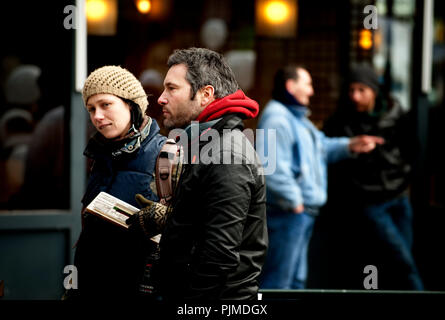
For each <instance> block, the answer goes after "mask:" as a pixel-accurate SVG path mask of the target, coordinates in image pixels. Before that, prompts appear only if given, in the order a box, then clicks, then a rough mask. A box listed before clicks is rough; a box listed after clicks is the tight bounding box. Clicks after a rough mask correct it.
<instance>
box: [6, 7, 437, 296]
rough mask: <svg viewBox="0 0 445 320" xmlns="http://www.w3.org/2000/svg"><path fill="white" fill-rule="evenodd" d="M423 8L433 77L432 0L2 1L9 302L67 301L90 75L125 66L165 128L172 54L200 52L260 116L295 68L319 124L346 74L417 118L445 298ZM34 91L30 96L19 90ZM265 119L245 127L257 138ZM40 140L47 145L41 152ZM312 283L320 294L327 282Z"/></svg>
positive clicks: (424, 193)
mask: <svg viewBox="0 0 445 320" xmlns="http://www.w3.org/2000/svg"><path fill="white" fill-rule="evenodd" d="M426 2H431V3H432V4H433V7H432V8H434V9H433V11H432V12H433V14H434V16H433V17H432V16H428V15H426V19H427V22H431V25H432V26H433V32H432V33H431V36H432V37H433V43H434V45H433V47H432V51H431V57H432V59H431V65H432V68H430V66H429V65H425V61H428V60H425V59H424V55H425V51H424V50H422V48H423V47H422V43H423V39H424V37H425V36H427V37H428V36H430V35H428V34H426V35H424V33H423V31H424V28H425V27H424V19H425V18H424V11H425V6H424V3H425V2H424V1H420V0H417V1H416V0H377V1H365V0H342V1H327V0H313V1H310V0H299V1H297V0H279V1H278V0H274V1H272V0H249V1H235V0H227V1H219V0H193V1H182V0H86V1H58V2H57V5H56V4H51V5H49V4H46V3H45V4H43V2H36V1H24V2H20V3H18V2H15V3H9V4H8V5H7V6H6V5H5V4H2V6H4V7H5V9H4V10H2V11H1V14H0V16H1V19H0V23H1V29H2V39H4V40H3V41H4V45H3V46H2V49H1V54H0V59H1V61H2V64H1V68H2V69H1V79H0V80H1V87H2V91H1V94H0V119H1V120H0V124H1V125H2V127H1V128H0V129H1V131H0V138H1V139H2V140H1V141H0V155H1V159H0V160H1V163H0V210H1V211H0V257H1V262H0V280H3V281H4V282H3V287H4V290H3V296H4V298H5V299H8V298H9V299H17V298H19V299H36V298H43V299H58V298H59V297H60V295H61V293H62V292H63V277H64V274H63V268H64V266H65V265H68V264H70V263H71V262H72V254H73V250H72V249H71V247H72V246H73V244H74V243H75V240H76V239H77V236H78V234H79V232H80V210H81V208H80V199H81V197H82V194H83V191H84V188H85V183H86V178H87V172H88V170H87V163H86V160H85V158H84V157H83V156H82V152H83V149H84V147H85V145H86V141H87V137H88V136H89V134H90V133H91V128H88V123H89V121H88V118H87V113H86V112H85V111H84V108H83V105H82V103H83V102H82V99H81V94H80V91H79V88H80V87H81V83H82V78H83V79H84V77H85V76H86V74H87V73H89V72H91V71H92V70H94V69H96V68H97V67H99V66H103V65H107V64H116V65H121V66H123V67H125V68H127V69H129V70H130V71H131V72H133V73H134V74H135V75H137V76H138V77H139V79H140V80H141V82H142V83H143V85H144V87H145V88H146V90H147V93H149V102H150V105H149V114H150V115H151V116H152V117H154V118H156V119H158V120H159V119H160V117H161V112H160V109H159V108H158V106H157V102H156V101H157V98H158V96H159V94H160V93H161V92H162V90H163V86H162V82H163V77H164V75H165V73H166V71H167V66H166V61H167V58H168V56H169V54H170V53H171V52H172V51H173V50H174V49H176V48H185V47H191V46H197V47H208V48H210V49H213V50H216V51H219V52H221V53H223V54H224V55H225V57H226V58H227V60H228V61H229V64H230V65H231V66H232V68H233V69H234V72H235V75H236V76H237V79H238V81H239V84H240V86H241V88H242V89H243V90H244V91H245V92H246V93H247V94H248V95H249V96H250V97H252V98H254V99H256V100H257V101H258V102H259V103H260V106H261V108H262V107H264V105H265V103H266V102H267V100H268V99H269V98H270V93H271V89H272V88H271V86H272V79H273V75H274V73H275V71H276V69H277V68H278V67H280V66H281V65H283V64H286V63H289V62H298V63H301V64H303V65H305V66H307V68H308V69H309V70H310V71H311V74H312V76H313V82H314V89H315V96H314V97H313V99H312V102H311V110H312V116H311V119H312V120H313V121H314V123H315V124H316V125H318V126H322V124H323V121H324V120H325V119H326V118H327V117H328V116H329V115H330V114H331V113H332V112H333V111H334V110H335V108H336V104H337V100H338V98H339V95H340V91H341V89H342V77H343V75H345V74H346V72H347V70H348V69H349V67H350V66H351V65H353V64H354V63H358V62H362V61H368V62H370V63H372V64H373V65H374V66H375V68H376V69H377V71H378V72H379V75H380V76H381V78H382V81H385V83H386V84H387V85H388V86H389V88H390V90H391V92H392V93H393V94H394V95H396V96H397V97H398V98H399V99H400V100H401V101H402V104H403V106H404V107H405V108H407V109H411V110H413V111H414V112H416V113H417V114H418V127H417V128H413V130H417V132H418V136H419V141H420V142H421V152H420V153H419V159H418V160H419V167H418V171H417V172H418V174H417V179H416V183H415V184H414V185H413V188H412V190H413V192H412V198H413V202H414V203H415V204H416V217H415V218H416V223H417V225H416V230H415V231H416V234H415V237H416V239H415V252H416V255H417V257H418V259H419V265H420V269H421V272H422V274H423V275H425V284H426V287H427V289H431V290H445V279H444V277H443V276H442V275H441V270H442V269H443V267H445V264H444V263H443V261H441V262H439V263H438V262H437V260H436V258H437V255H440V252H441V251H443V243H445V241H444V240H445V238H444V236H443V235H441V234H443V232H442V231H441V228H443V227H445V202H444V200H443V199H444V197H443V194H444V192H445V187H444V186H445V185H444V182H443V181H445V180H444V168H443V165H442V163H443V161H442V160H443V155H442V152H441V150H440V149H441V148H440V137H442V136H443V129H442V128H443V126H442V125H441V124H442V120H444V115H445V113H444V111H443V110H444V97H443V91H444V89H443V85H444V75H445V69H444V68H445V63H444V62H445V54H444V52H445V43H444V41H445V40H444V23H445V22H444V19H445V16H444V14H443V12H445V10H443V4H442V3H441V2H440V1H429V0H426ZM367 5H371V6H374V7H373V8H375V9H376V12H377V16H376V17H375V20H376V21H377V28H376V29H373V28H366V27H365V26H364V20H365V19H366V18H367V17H369V15H370V14H371V13H372V12H368V13H366V12H364V8H365V7H366V6H367ZM6 7H7V8H6ZM79 8H80V9H79ZM83 9H85V10H83ZM82 23H86V28H85V29H83V28H82ZM427 64H428V63H427ZM20 67H24V68H22V71H20ZM427 69H428V70H431V79H432V82H431V89H429V88H427V90H423V89H422V85H424V84H423V83H422V81H420V79H421V75H422V74H423V72H424V70H427ZM17 72H18V74H17ZM25 78H26V79H25ZM14 79H15V80H14ZM24 79H25V80H24ZM14 81H15V82H14ZM25 83H28V84H29V85H28V89H27V91H26V92H23V91H22V89H23V88H24V85H25ZM35 92H37V93H35ZM34 93H35V94H34ZM256 122H257V119H255V120H252V121H250V122H249V123H247V126H249V127H251V128H254V127H255V126H256ZM55 124H57V126H56V125H55ZM42 127H45V128H42ZM164 133H165V132H164ZM49 137H51V139H50V138H49ZM43 141H45V142H46V141H49V142H48V144H46V145H43V146H40V144H39V142H43ZM49 143H51V145H49ZM42 156H43V157H42ZM42 158H43V159H42ZM36 168H37V169H36ZM33 174H34V176H33ZM430 248H433V249H434V250H433V251H430ZM441 268H442V269H441ZM315 270H316V272H325V271H326V270H325V269H323V268H315ZM312 276H313V277H315V278H318V279H323V276H319V275H317V274H313V275H312ZM36 279H37V280H36ZM313 283H314V286H315V287H317V288H323V286H324V283H323V281H320V280H316V281H313ZM0 287H1V286H0ZM337 289H342V288H337ZM0 295H1V293H0Z"/></svg>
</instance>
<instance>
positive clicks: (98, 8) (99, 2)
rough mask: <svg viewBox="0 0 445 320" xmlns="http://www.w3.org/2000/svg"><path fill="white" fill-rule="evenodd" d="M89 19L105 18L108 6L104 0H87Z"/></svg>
mask: <svg viewBox="0 0 445 320" xmlns="http://www.w3.org/2000/svg"><path fill="white" fill-rule="evenodd" d="M86 10H87V19H88V20H93V21H98V20H102V19H103V18H105V16H106V15H107V13H108V6H107V3H106V2H105V1H104V0H87V2H86Z"/></svg>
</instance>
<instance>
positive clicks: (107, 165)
mask: <svg viewBox="0 0 445 320" xmlns="http://www.w3.org/2000/svg"><path fill="white" fill-rule="evenodd" d="M82 95H83V100H84V103H85V107H86V109H87V111H88V113H89V115H90V120H91V122H92V124H93V125H94V127H95V128H96V129H97V132H96V133H95V135H94V136H93V137H92V138H91V139H90V141H89V142H88V145H87V147H86V149H85V152H84V155H85V156H87V157H88V158H90V159H92V160H93V166H92V169H91V172H90V177H89V181H88V185H87V188H86V192H85V195H84V196H83V199H82V204H83V207H84V208H85V207H86V206H88V205H89V204H90V203H91V201H93V199H94V198H95V197H96V196H97V195H98V194H99V193H100V192H101V191H104V192H107V193H108V194H111V195H112V196H114V197H116V198H119V199H120V200H122V201H125V202H127V203H129V204H131V205H133V206H135V207H139V204H138V203H137V201H136V200H135V195H136V194H141V195H142V196H143V197H145V198H146V199H149V200H153V201H157V200H158V197H157V195H156V194H155V193H154V192H153V191H152V189H151V186H150V185H151V183H152V182H153V176H154V171H155V164H156V158H157V156H158V154H159V152H160V150H161V147H162V145H163V144H164V143H165V140H166V138H165V137H163V136H162V135H160V134H159V126H158V124H157V123H156V121H154V120H153V119H151V118H150V117H148V116H147V115H146V110H147V106H148V101H147V96H146V93H145V91H144V89H143V87H142V85H141V83H140V82H139V81H138V80H137V79H136V77H135V76H134V75H133V74H132V73H130V72H129V71H128V70H126V69H124V68H121V67H119V66H104V67H101V68H99V69H96V70H95V71H93V72H92V73H91V74H90V75H89V76H88V78H87V79H86V81H85V85H84V87H83V91H82ZM156 249H157V245H156V244H155V242H153V241H152V240H150V239H148V238H146V237H145V235H144V234H143V233H141V232H133V231H132V230H126V229H124V228H122V227H120V226H115V225H114V224H111V223H110V222H109V221H106V220H103V219H101V218H98V217H97V216H94V215H92V214H89V213H88V212H86V211H85V210H82V232H81V234H80V237H79V240H78V242H77V247H76V253H75V261H74V262H75V265H76V267H77V269H78V289H77V290H74V289H71V290H69V291H76V292H72V293H71V294H68V297H70V296H74V297H80V298H87V299H90V298H91V299H105V298H113V299H115V298H125V299H129V298H134V297H138V296H139V285H140V283H141V281H142V280H143V275H144V262H145V258H146V256H148V255H149V254H150V253H151V252H152V251H155V250H156Z"/></svg>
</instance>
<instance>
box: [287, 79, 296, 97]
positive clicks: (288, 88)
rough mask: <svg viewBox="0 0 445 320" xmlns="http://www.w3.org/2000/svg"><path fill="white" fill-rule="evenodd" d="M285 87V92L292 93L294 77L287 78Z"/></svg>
mask: <svg viewBox="0 0 445 320" xmlns="http://www.w3.org/2000/svg"><path fill="white" fill-rule="evenodd" d="M285 87H286V90H287V92H289V93H290V94H294V87H295V80H294V79H287V80H286V83H285Z"/></svg>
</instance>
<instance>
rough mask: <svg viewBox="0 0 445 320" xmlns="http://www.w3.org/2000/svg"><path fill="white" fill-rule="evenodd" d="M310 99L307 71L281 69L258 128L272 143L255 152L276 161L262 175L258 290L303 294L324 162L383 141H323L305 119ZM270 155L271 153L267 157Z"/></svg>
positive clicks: (322, 199)
mask: <svg viewBox="0 0 445 320" xmlns="http://www.w3.org/2000/svg"><path fill="white" fill-rule="evenodd" d="M313 94H314V90H313V87H312V79H311V76H310V74H309V72H308V71H307V70H306V69H305V68H303V67H301V66H298V65H288V66H286V67H284V68H282V69H280V70H279V71H278V72H277V73H276V75H275V79H274V89H273V92H272V100H271V101H270V102H269V103H268V104H267V105H266V107H265V109H264V111H263V114H262V116H261V119H260V121H259V124H258V128H259V129H264V130H271V129H272V130H275V135H276V139H275V140H272V141H269V140H267V139H265V140H264V141H262V140H260V139H259V140H258V143H257V151H258V154H259V156H260V157H263V159H262V160H263V162H264V161H266V159H265V158H264V155H268V158H269V160H270V157H271V156H272V157H273V156H274V155H273V153H274V151H276V152H275V157H276V161H275V162H276V167H275V170H274V171H273V172H272V173H271V174H269V175H266V190H267V224H268V232H269V250H268V254H267V258H266V263H265V265H264V268H263V273H262V277H261V284H260V287H261V288H263V289H302V288H305V282H306V276H307V250H308V245H309V241H310V238H311V235H312V229H313V226H314V221H315V217H316V216H317V214H318V212H319V209H320V207H321V206H323V205H324V204H325V202H326V198H327V196H326V193H327V192H326V191H327V163H328V162H335V161H339V160H342V159H345V158H348V157H350V156H351V155H352V154H354V153H361V152H370V151H371V150H373V149H374V148H375V146H376V144H381V143H383V139H381V138H379V137H374V136H367V135H363V136H358V137H353V138H347V137H340V138H328V137H326V136H325V135H324V134H323V133H322V132H321V131H319V130H318V129H317V128H316V127H315V126H314V125H313V124H312V123H311V121H310V120H309V119H308V115H309V109H308V105H309V101H310V97H311V96H312V95H313ZM271 153H272V154H271Z"/></svg>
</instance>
